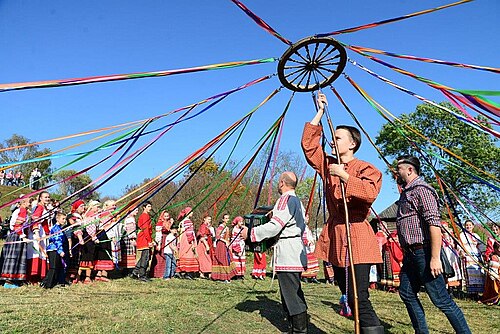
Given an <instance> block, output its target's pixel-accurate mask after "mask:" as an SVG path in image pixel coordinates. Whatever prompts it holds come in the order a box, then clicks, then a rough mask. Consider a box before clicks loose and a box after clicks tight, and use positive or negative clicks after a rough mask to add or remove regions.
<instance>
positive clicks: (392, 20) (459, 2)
mask: <svg viewBox="0 0 500 334" xmlns="http://www.w3.org/2000/svg"><path fill="white" fill-rule="evenodd" d="M471 1H473V0H461V1H457V2H454V3H450V4H448V5H444V6H439V7H436V8H431V9H426V10H422V11H419V12H415V13H411V14H407V15H403V16H398V17H395V18H392V19H386V20H382V21H377V22H373V23H369V24H363V25H360V26H357V27H352V28H346V29H342V30H336V31H332V32H328V33H324V34H317V35H316V36H317V37H328V36H334V35H339V34H347V33H351V32H355V31H360V30H364V29H368V28H374V27H378V26H381V25H384V24H388V23H392V22H397V21H401V20H405V19H409V18H411V17H415V16H419V15H423V14H428V13H432V12H435V11H438V10H441V9H445V8H448V7H452V6H457V5H461V4H464V3H467V2H471Z"/></svg>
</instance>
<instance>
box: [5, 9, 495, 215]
mask: <svg viewBox="0 0 500 334" xmlns="http://www.w3.org/2000/svg"><path fill="white" fill-rule="evenodd" d="M449 2H451V0H449V1H430V0H429V1H427V0H425V1H403V0H398V1H396V0H391V1H389V0H386V1H361V0H358V1H338V0H335V1H333V0H329V1H326V0H325V1H323V0H318V1H312V2H306V1H284V0H283V1H282V0H280V1H264V0H258V1H249V0H247V1H243V3H244V4H246V5H247V6H248V7H249V8H250V9H251V10H252V11H254V13H256V14H257V15H258V16H260V17H261V18H262V19H264V20H265V21H266V22H267V23H269V24H270V25H271V26H272V27H273V28H274V29H276V30H277V31H278V32H280V33H281V34H282V35H283V36H285V37H286V38H288V39H289V40H291V41H297V40H299V39H301V38H303V37H307V36H311V35H314V34H316V33H324V32H329V31H334V30H337V29H341V28H348V27H352V26H356V25H360V24H365V23H370V22H374V21H378V20H382V19H386V18H392V17H396V16H400V15H404V14H408V13H412V12H414V11H418V10H423V9H427V8H433V7H437V6H441V5H444V4H447V3H449ZM499 12H500V2H498V1H496V0H484V1H475V2H472V3H468V4H464V5H460V6H456V7H452V8H448V9H445V10H442V11H439V12H435V13H431V14H427V15H423V16H419V17H415V18H411V19H408V20H404V21H400V22H396V23H391V24H388V25H385V26H380V27H376V28H372V29H368V30H364V31H359V32H355V33H350V34H344V35H339V36H337V39H339V40H340V41H342V42H345V43H349V44H354V45H361V46H366V47H373V48H378V49H382V50H387V51H392V52H396V53H404V54H410V55H415V56H421V57H429V58H437V59H443V60H450V61H456V62H461V63H469V64H478V65H485V66H493V67H500V64H499V57H498V55H499V54H500V46H499V43H498V35H499V32H500V29H499V23H498V22H499V21H498V13H499ZM286 48H287V46H286V45H285V44H283V43H282V42H281V41H279V40H278V39H276V38H275V37H273V36H272V35H270V34H268V33H267V32H266V31H264V30H263V29H261V28H260V27H259V26H257V25H256V24H255V23H254V22H253V21H252V20H251V19H250V18H248V17H247V16H246V15H245V14H244V13H243V12H242V11H241V10H240V9H239V8H238V7H236V6H235V5H234V4H233V3H232V2H231V1H229V0H218V1H160V0H157V1H153V0H152V1H63V0H59V1H58V0H52V1H41V0H32V1H19V0H0V50H1V56H0V83H13V82H23V81H37V80H50V79H64V78H75V77H87V76H98V75H109V74H121V73H133V72H144V71H157V70H169V69H177V68H187V67H194V66H200V65H207V64H214V63H223V62H229V61H242V60H250V59H259V58H267V57H280V56H281V55H282V54H283V53H284V52H285V51H286ZM348 55H349V57H351V58H352V59H353V60H356V61H358V62H360V63H361V64H363V65H365V66H367V67H369V68H370V69H372V70H373V71H375V72H376V73H379V74H381V75H384V76H386V77H388V78H390V79H391V80H393V81H395V82H397V83H399V84H401V85H402V86H405V87H407V88H409V89H412V90H414V91H415V92H417V93H419V94H421V95H423V96H425V97H427V98H429V99H432V100H436V101H442V100H443V98H442V97H441V96H440V95H439V94H438V93H437V92H435V91H433V90H432V89H430V88H428V87H426V86H425V85H423V84H421V83H418V82H416V81H414V80H412V79H409V78H405V77H403V76H401V75H398V74H396V73H394V72H391V71H389V70H387V69H385V68H383V67H382V66H380V65H378V64H374V63H373V62H371V61H370V60H367V59H362V58H361V57H360V56H358V55H355V54H352V52H348ZM383 59H386V60H387V61H388V62H390V63H392V64H395V65H398V66H401V67H403V68H405V69H407V70H409V71H411V72H414V73H416V74H419V75H421V76H424V77H427V78H430V79H433V80H434V81H437V82H440V83H443V84H446V85H448V86H451V87H455V88H459V89H460V88H462V89H483V90H497V89H498V87H499V84H500V80H499V78H498V75H494V74H492V73H487V72H481V71H475V70H467V69H459V68H449V67H445V66H439V65H433V64H425V63H420V62H411V61H402V60H396V59H392V58H383ZM276 68H277V62H276V63H268V64H263V65H254V66H246V67H242V68H234V69H225V70H217V71H208V72H201V73H194V74H182V75H176V76H169V77H162V78H148V79H136V80H129V81H120V82H110V83H99V84H90V85H81V86H72V87H61V88H44V89H33V90H24V91H13V92H4V93H0V114H1V115H2V116H3V117H2V125H1V126H0V139H2V140H3V139H5V138H7V137H9V136H10V135H12V134H13V133H19V134H23V135H25V136H26V137H28V138H30V139H31V140H33V141H39V140H44V139H50V138H55V137H58V136H64V135H69V134H72V133H77V132H81V131H87V130H91V129H96V128H101V127H106V126H110V125H114V124H120V123H124V122H128V121H132V120H139V119H144V118H148V117H151V116H154V115H159V114H163V113H166V112H168V111H170V110H172V109H175V108H178V107H181V106H184V105H187V104H191V103H194V102H197V101H199V100H201V99H203V98H206V97H208V96H211V95H215V94H218V93H220V92H224V91H227V90H230V89H232V88H234V87H237V86H239V85H242V84H244V83H247V82H249V81H251V80H254V79H256V78H259V77H261V76H264V75H268V74H274V73H276ZM345 73H347V74H348V75H350V76H351V77H352V78H353V79H354V80H355V81H357V82H358V83H359V84H360V85H361V86H362V87H363V88H364V89H366V90H367V91H368V92H369V93H370V94H371V95H372V96H373V97H374V98H375V99H376V100H377V101H378V102H380V103H381V104H382V105H384V106H385V107H386V108H387V109H388V110H390V111H391V112H392V113H394V114H396V115H399V114H401V113H408V112H412V111H413V110H414V109H415V106H416V105H417V104H419V103H420V102H419V101H418V100H416V99H415V98H412V97H410V96H407V95H405V94H404V93H401V92H399V91H397V90H395V89H394V88H391V87H388V86H387V85H385V84H383V83H382V82H380V81H378V80H377V79H375V78H372V77H370V76H369V75H367V74H366V73H364V72H362V71H361V70H359V69H357V68H355V67H354V66H352V65H349V64H348V65H347V66H346V69H345ZM279 86H280V83H279V80H278V79H277V78H276V77H273V78H272V79H270V80H267V81H265V82H263V83H261V84H258V85H256V86H253V87H251V88H248V89H245V90H243V91H241V92H238V93H236V94H233V95H232V96H231V97H229V98H227V99H226V100H225V101H223V102H222V103H220V104H219V105H217V106H216V107H215V108H212V109H210V110H209V111H208V112H206V113H204V114H202V115H200V116H199V117H197V118H195V119H193V120H191V121H189V122H185V123H183V124H182V125H181V124H180V125H178V126H176V127H175V128H174V130H173V131H171V132H169V133H168V134H167V135H165V136H164V137H162V138H161V139H160V140H159V141H158V142H157V143H156V144H155V145H154V146H153V147H151V148H150V149H149V150H148V151H147V152H146V153H145V154H143V155H142V156H141V157H140V158H138V159H137V160H136V161H135V162H134V163H133V164H132V165H131V166H130V167H128V168H127V169H126V170H125V171H123V172H122V173H120V175H119V176H117V177H116V178H114V179H113V180H112V181H111V182H110V183H109V184H107V185H106V186H105V187H103V188H102V193H103V194H105V195H119V194H120V193H121V191H122V190H123V189H124V188H125V186H126V185H128V184H133V183H139V182H141V181H142V179H144V178H146V177H154V176H156V175H157V174H159V173H161V172H162V171H164V170H165V169H167V168H168V167H170V166H172V165H173V164H175V163H176V162H177V161H179V160H181V159H182V158H184V157H185V156H187V155H188V154H189V153H191V152H193V151H194V150H196V149H197V148H199V147H201V146H202V145H204V144H205V143H206V142H207V140H209V139H211V138H212V137H214V136H215V135H217V134H218V133H220V132H221V131H222V130H223V129H225V128H226V127H228V126H229V124H231V123H232V122H234V121H235V120H237V119H239V118H241V117H242V116H243V115H245V114H246V113H247V112H248V111H250V110H251V109H252V108H253V107H255V106H256V105H257V104H258V103H260V101H261V100H263V99H264V97H265V96H267V95H268V94H270V93H271V92H272V91H273V90H274V89H275V88H278V87H279ZM334 86H335V87H336V88H337V89H338V90H339V92H340V93H341V94H342V96H343V97H344V99H345V100H346V102H347V103H348V104H349V106H350V107H351V109H352V110H353V111H354V112H355V113H356V115H357V116H358V118H359V120H360V121H361V123H362V124H363V126H364V127H365V128H366V130H367V131H368V132H369V133H370V135H371V136H372V137H373V138H374V137H375V136H376V134H377V132H378V130H379V129H380V127H381V126H382V124H383V123H384V122H383V120H382V119H381V118H380V117H379V116H378V115H377V114H376V113H375V112H374V111H373V110H372V109H371V107H369V106H368V105H367V104H366V103H365V102H364V100H362V98H361V97H360V96H359V95H358V94H357V93H356V92H355V91H354V90H353V89H352V88H351V87H350V85H348V83H347V82H346V81H345V80H344V79H342V78H339V79H338V80H337V81H336V82H335V84H334ZM328 96H329V99H330V101H331V104H330V112H331V113H332V116H333V118H334V123H335V124H353V121H352V120H351V119H350V117H349V116H348V115H347V114H346V112H345V111H344V110H343V108H342V107H340V106H338V104H335V103H334V102H333V101H334V100H335V98H334V97H333V96H332V94H328ZM289 97H290V92H289V91H287V90H286V89H284V90H282V91H281V92H280V93H279V94H278V95H277V96H276V97H275V98H274V99H273V100H271V101H270V102H269V103H267V104H266V105H265V106H264V107H263V108H262V110H260V111H259V112H258V113H257V114H256V115H255V119H253V121H252V123H251V128H250V129H249V130H247V132H246V134H245V137H244V140H242V145H241V146H240V147H239V149H238V150H237V151H236V153H235V160H238V159H239V158H242V157H243V156H245V154H247V153H248V150H249V149H250V147H252V146H253V145H254V143H255V141H256V139H258V138H260V136H261V135H262V133H263V132H264V131H265V130H266V129H267V128H268V127H269V126H270V125H271V123H272V122H273V121H274V120H275V119H276V118H277V117H278V115H279V114H280V113H281V112H282V111H283V109H284V107H285V104H286V102H287V100H288V99H289ZM312 110H313V105H312V100H311V96H310V94H309V93H301V94H297V96H296V97H295V99H294V101H293V103H292V106H291V110H290V112H289V113H288V116H287V118H286V120H285V128H284V132H283V139H282V141H281V149H282V150H285V151H290V150H291V151H296V152H299V153H300V135H301V131H302V127H303V125H304V123H305V122H306V121H308V120H310V119H311V117H312V116H313V111H312ZM172 120H173V118H168V119H165V120H164V121H162V122H161V124H160V123H158V125H156V126H154V127H157V126H161V125H164V124H166V123H168V122H169V121H172ZM88 138H90V137H85V138H81V139H79V140H76V141H75V140H73V141H72V140H66V141H64V142H57V143H52V144H50V145H48V146H47V147H49V148H51V149H52V150H56V149H58V148H61V147H65V146H68V145H70V144H73V143H76V142H78V141H82V140H84V139H88ZM145 140H146V139H145ZM145 140H143V141H142V143H144V142H145ZM95 145H96V144H93V145H92V146H95ZM90 148H91V146H86V147H81V148H78V149H75V150H83V149H90ZM229 149H230V147H225V148H222V149H221V151H220V152H218V153H217V154H216V158H217V160H223V159H224V157H225V156H226V155H227V152H228V151H229ZM75 150H73V151H75ZM109 153H110V152H109V151H107V152H101V153H96V154H94V155H92V156H91V157H90V158H88V159H86V160H85V161H84V162H82V163H79V164H75V165H74V168H75V169H80V168H83V167H85V166H88V165H90V164H91V163H93V162H95V161H96V160H97V159H98V158H101V157H103V156H105V155H106V154H109ZM300 154H301V153H300ZM357 155H358V157H359V158H361V159H363V160H367V161H370V162H372V163H374V164H375V165H376V166H378V167H379V168H380V169H382V170H385V166H384V164H383V162H382V161H380V160H379V159H378V158H377V155H376V152H375V150H374V149H373V148H372V147H370V145H369V144H368V142H367V141H366V140H365V142H364V144H363V146H362V148H361V150H360V151H359V152H358V154H357ZM67 161H69V160H68V159H58V160H55V161H54V162H53V164H54V166H55V167H57V166H61V165H62V164H63V163H66V162H67ZM107 167H109V165H107V166H103V167H100V168H97V169H96V170H95V171H93V172H92V173H91V175H92V176H93V177H97V176H98V175H100V174H101V173H102V172H103V171H104V170H105V168H107ZM397 196H398V195H397V190H396V187H395V185H394V183H393V182H392V180H390V179H389V177H387V176H385V179H384V185H383V189H382V193H381V194H380V196H379V199H377V201H376V202H375V205H374V207H375V209H376V210H378V211H380V210H381V209H383V208H384V207H386V206H387V205H389V204H390V203H391V202H393V201H394V200H395V199H397Z"/></svg>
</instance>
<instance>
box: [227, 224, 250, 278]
mask: <svg viewBox="0 0 500 334" xmlns="http://www.w3.org/2000/svg"><path fill="white" fill-rule="evenodd" d="M243 222H244V220H243V217H241V216H238V217H236V218H234V219H233V224H232V225H233V235H232V238H231V251H232V252H231V253H232V256H233V262H234V269H235V275H236V277H235V278H236V279H244V278H245V272H246V271H247V260H246V254H245V239H246V238H247V233H248V228H247V227H246V226H245V225H244V223H243Z"/></svg>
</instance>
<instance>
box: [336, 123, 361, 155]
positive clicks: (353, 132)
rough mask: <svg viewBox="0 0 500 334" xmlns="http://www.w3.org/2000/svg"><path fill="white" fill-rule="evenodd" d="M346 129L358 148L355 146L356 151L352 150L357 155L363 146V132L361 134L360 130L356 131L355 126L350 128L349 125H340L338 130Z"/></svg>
mask: <svg viewBox="0 0 500 334" xmlns="http://www.w3.org/2000/svg"><path fill="white" fill-rule="evenodd" d="M340 129H344V130H346V131H347V132H349V134H350V135H351V139H352V140H353V141H354V143H355V144H356V146H354V149H353V150H352V151H353V153H356V151H357V150H359V147H360V146H361V132H359V130H358V129H356V128H355V127H354V126H349V125H339V126H337V128H336V130H340Z"/></svg>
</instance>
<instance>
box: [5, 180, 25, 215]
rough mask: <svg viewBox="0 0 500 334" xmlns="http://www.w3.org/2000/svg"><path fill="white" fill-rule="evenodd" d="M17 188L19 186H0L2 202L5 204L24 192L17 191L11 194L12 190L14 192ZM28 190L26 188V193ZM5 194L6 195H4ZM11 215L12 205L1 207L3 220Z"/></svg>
mask: <svg viewBox="0 0 500 334" xmlns="http://www.w3.org/2000/svg"><path fill="white" fill-rule="evenodd" d="M16 189H17V187H11V186H0V194H1V196H0V204H4V203H7V202H10V201H12V200H13V199H15V198H16V197H18V196H19V195H20V194H22V192H16V193H13V194H10V193H11V192H14V191H15V190H16ZM27 191H28V190H25V192H24V193H27ZM4 196H5V197H4ZM9 216H10V206H9V207H6V208H3V209H0V217H2V220H4V219H5V218H7V217H9Z"/></svg>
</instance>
